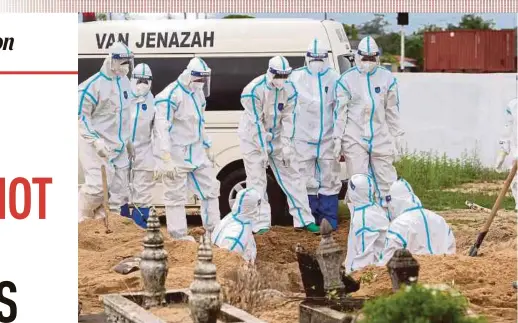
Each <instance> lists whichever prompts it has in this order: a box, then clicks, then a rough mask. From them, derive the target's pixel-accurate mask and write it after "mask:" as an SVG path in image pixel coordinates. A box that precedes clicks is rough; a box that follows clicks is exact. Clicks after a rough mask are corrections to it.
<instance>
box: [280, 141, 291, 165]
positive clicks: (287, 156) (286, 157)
mask: <svg viewBox="0 0 518 323" xmlns="http://www.w3.org/2000/svg"><path fill="white" fill-rule="evenodd" d="M291 158H292V152H291V147H290V146H284V147H282V163H283V164H284V167H290V165H291Z"/></svg>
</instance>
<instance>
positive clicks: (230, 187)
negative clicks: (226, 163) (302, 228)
mask: <svg viewBox="0 0 518 323" xmlns="http://www.w3.org/2000/svg"><path fill="white" fill-rule="evenodd" d="M266 180H267V186H266V192H267V193H268V201H269V202H270V207H271V209H272V225H290V224H292V223H293V219H292V218H291V216H290V215H289V213H288V204H287V202H286V196H285V195H284V193H283V192H282V190H281V188H280V187H279V185H277V182H276V181H275V177H274V176H273V174H272V173H271V171H270V170H269V169H268V171H267V172H266ZM245 188H246V173H245V169H244V168H239V169H236V170H235V171H233V172H232V173H230V174H229V175H228V176H226V177H225V179H224V180H223V181H221V189H220V196H219V210H220V212H221V217H222V218H223V217H224V216H225V215H227V214H228V213H230V212H231V209H232V205H233V204H234V201H235V200H236V195H237V193H239V191H241V190H243V189H245Z"/></svg>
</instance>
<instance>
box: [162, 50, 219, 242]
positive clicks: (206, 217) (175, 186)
mask: <svg viewBox="0 0 518 323" xmlns="http://www.w3.org/2000/svg"><path fill="white" fill-rule="evenodd" d="M210 75H211V69H210V68H209V67H208V66H207V64H206V63H205V61H204V60H203V59H201V58H199V57H195V58H193V59H191V61H190V62H189V64H188V65H187V68H186V69H185V70H184V71H183V72H182V74H181V75H180V76H179V77H178V79H177V80H176V81H175V82H173V83H171V84H169V85H168V86H167V87H166V88H165V89H164V90H163V91H162V92H160V93H159V94H158V95H157V96H156V97H155V108H156V116H155V122H156V130H157V137H158V138H159V145H158V151H159V155H160V160H159V161H158V163H159V165H158V169H159V170H160V178H161V180H162V182H163V184H164V204H165V213H166V219H167V231H168V232H169V234H170V235H171V237H172V238H174V239H184V240H192V241H194V238H193V237H192V236H189V235H187V219H186V213H185V204H186V202H187V196H186V195H187V194H186V189H187V186H188V188H189V190H191V191H193V192H194V193H195V194H196V195H197V196H198V198H199V199H200V200H201V218H202V222H203V226H204V228H205V229H206V230H209V231H212V229H214V227H215V226H216V225H217V224H218V222H219V221H220V213H219V202H218V197H219V187H220V183H219V181H218V180H217V179H216V174H215V171H214V168H213V157H212V154H211V153H210V147H211V146H212V142H211V141H210V139H209V138H208V136H207V134H206V133H205V119H204V113H205V108H206V100H205V97H208V96H209V95H210Z"/></svg>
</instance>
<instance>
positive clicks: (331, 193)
mask: <svg viewBox="0 0 518 323" xmlns="http://www.w3.org/2000/svg"><path fill="white" fill-rule="evenodd" d="M339 78H340V74H339V73H338V72H337V71H336V70H334V69H333V68H331V67H329V58H328V48H327V47H326V46H325V45H324V44H322V42H321V41H320V40H318V39H314V40H313V41H312V42H311V44H310V45H309V48H308V51H307V53H306V66H304V67H302V68H299V69H296V70H295V71H293V73H292V74H291V75H290V81H291V82H293V84H294V85H295V88H296V89H297V92H298V95H297V107H296V109H297V111H296V114H297V118H296V120H295V125H294V127H295V129H294V144H295V151H296V153H297V163H298V164H299V171H300V174H301V176H302V178H303V180H304V181H305V183H306V188H307V191H308V199H309V205H310V207H311V212H312V214H313V216H314V217H315V219H316V221H317V224H319V223H320V221H321V220H322V219H324V218H325V219H327V220H328V221H329V224H331V226H332V227H333V229H335V230H336V228H337V225H338V218H337V213H338V193H340V189H341V188H342V183H341V181H340V177H339V175H340V163H339V162H338V160H337V159H336V158H334V156H333V110H334V107H335V103H336V101H335V98H336V95H335V86H336V81H337V80H338V79H339Z"/></svg>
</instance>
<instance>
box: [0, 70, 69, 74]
mask: <svg viewBox="0 0 518 323" xmlns="http://www.w3.org/2000/svg"><path fill="white" fill-rule="evenodd" d="M77 74H78V72H77V71H0V75H77Z"/></svg>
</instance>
